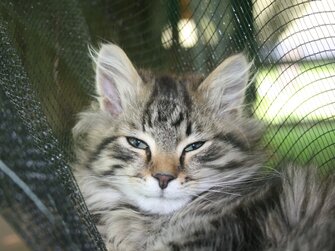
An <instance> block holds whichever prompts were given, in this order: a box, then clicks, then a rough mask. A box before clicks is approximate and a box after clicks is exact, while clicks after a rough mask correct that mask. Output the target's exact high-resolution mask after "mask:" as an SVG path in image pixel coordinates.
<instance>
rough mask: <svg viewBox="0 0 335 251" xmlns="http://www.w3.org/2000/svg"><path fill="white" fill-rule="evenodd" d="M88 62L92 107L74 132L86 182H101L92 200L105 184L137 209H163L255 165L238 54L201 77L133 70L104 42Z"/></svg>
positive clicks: (239, 178) (219, 186)
mask: <svg viewBox="0 0 335 251" xmlns="http://www.w3.org/2000/svg"><path fill="white" fill-rule="evenodd" d="M95 60H96V88H97V94H98V101H99V102H98V103H99V106H98V107H97V108H95V109H93V110H91V111H88V112H86V113H83V114H82V115H81V120H80V121H79V123H78V124H77V126H76V127H75V128H74V134H75V138H77V139H78V138H80V137H83V138H84V140H81V141H82V142H81V147H80V150H79V151H78V152H79V153H80V154H78V156H77V158H78V159H79V160H78V161H79V163H80V166H81V168H82V169H85V172H84V174H83V175H82V176H85V175H87V176H88V177H86V178H84V180H85V182H87V183H90V184H92V183H94V182H97V184H101V187H100V188H99V189H98V188H97V190H96V191H95V192H96V197H97V198H100V199H101V200H106V201H108V196H112V195H110V194H108V192H106V191H108V189H109V188H110V189H112V190H113V191H118V192H119V195H117V196H119V197H118V198H119V199H120V200H121V201H124V202H126V203H130V204H132V205H133V206H135V207H138V208H140V209H141V210H144V211H147V212H151V213H160V214H164V213H170V212H173V211H175V210H177V209H179V208H180V207H182V206H184V205H185V204H186V203H188V202H189V201H191V200H192V199H193V198H196V197H197V196H198V195H199V194H202V193H204V192H206V191H208V190H210V189H216V190H220V191H221V192H223V193H224V191H225V189H226V191H227V193H228V191H231V190H232V188H234V187H236V186H240V184H241V183H243V182H244V181H245V180H246V179H248V177H250V175H252V173H253V172H254V171H255V170H256V169H257V168H258V167H259V166H258V164H257V161H255V157H254V156H253V148H254V142H255V141H257V140H258V139H259V135H260V130H259V127H258V124H257V123H255V121H254V120H252V119H250V118H246V117H245V116H244V115H243V106H244V96H245V90H246V87H247V83H248V78H249V73H248V72H249V64H248V62H247V60H246V59H245V57H244V56H243V55H242V54H238V55H235V56H232V57H230V58H228V59H227V60H225V61H224V62H223V63H221V64H220V65H219V66H218V67H217V68H216V69H215V70H214V71H213V72H212V73H211V74H210V75H209V76H208V77H207V78H205V79H204V80H201V79H199V78H196V77H188V78H187V77H180V78H178V77H173V76H169V75H165V76H152V75H150V74H148V73H139V72H138V71H137V70H136V69H135V67H134V66H133V65H132V63H131V62H130V60H129V59H128V57H127V56H126V54H125V53H124V52H123V51H122V50H121V49H120V48H119V47H117V46H115V45H111V44H109V45H103V46H102V48H101V49H100V51H99V52H98V53H97V55H96V58H95ZM83 135H84V136H83ZM83 142H84V143H83ZM85 182H82V184H81V186H82V187H84V186H85ZM87 187H88V186H87ZM84 189H85V187H84ZM90 189H92V188H90ZM112 190H111V191H112ZM92 193H93V192H92ZM113 196H114V197H115V196H116V195H115V194H114V195H113ZM113 196H112V197H113ZM223 196H224V195H223ZM114 197H113V198H110V200H113V199H115V198H114ZM97 200H98V199H97Z"/></svg>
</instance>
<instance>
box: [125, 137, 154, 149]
mask: <svg viewBox="0 0 335 251" xmlns="http://www.w3.org/2000/svg"><path fill="white" fill-rule="evenodd" d="M127 141H128V143H129V144H130V145H131V146H133V147H135V148H138V149H143V150H145V149H148V148H149V146H148V145H147V143H145V142H144V141H142V140H140V139H137V138H133V137H127Z"/></svg>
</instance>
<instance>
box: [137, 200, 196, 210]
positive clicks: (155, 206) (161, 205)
mask: <svg viewBox="0 0 335 251" xmlns="http://www.w3.org/2000/svg"><path fill="white" fill-rule="evenodd" d="M190 200H191V198H188V197H185V198H179V199H175V198H174V199H169V198H165V197H146V196H138V197H137V198H136V201H135V203H136V204H137V205H136V206H137V207H139V208H140V209H141V210H143V211H145V212H148V213H151V214H170V213H173V212H175V211H177V210H178V209H180V208H182V207H184V206H185V205H186V204H187V203H188V202H189V201H190Z"/></svg>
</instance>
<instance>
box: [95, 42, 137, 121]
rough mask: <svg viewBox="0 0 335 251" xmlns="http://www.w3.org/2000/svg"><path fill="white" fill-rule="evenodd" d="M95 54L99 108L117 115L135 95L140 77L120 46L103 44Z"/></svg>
mask: <svg viewBox="0 0 335 251" xmlns="http://www.w3.org/2000/svg"><path fill="white" fill-rule="evenodd" d="M96 54H97V55H96V57H95V61H96V90H97V94H98V96H99V97H98V99H99V103H100V108H101V109H102V110H105V111H107V112H109V113H110V114H112V115H113V116H117V115H119V114H120V113H122V111H123V110H124V109H125V107H126V106H127V103H128V102H129V100H131V99H133V98H134V97H135V96H136V95H137V92H138V88H139V86H140V84H141V82H142V80H141V77H140V76H139V74H138V73H137V71H136V69H135V67H134V66H133V64H132V63H131V62H130V60H129V58H128V57H127V55H126V54H125V52H124V51H123V50H122V49H121V48H120V47H118V46H116V45H114V44H104V45H102V47H101V49H100V50H99V52H98V53H96Z"/></svg>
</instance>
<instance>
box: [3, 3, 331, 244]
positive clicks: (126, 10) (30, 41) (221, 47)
mask: <svg viewBox="0 0 335 251" xmlns="http://www.w3.org/2000/svg"><path fill="white" fill-rule="evenodd" d="M334 34H335V5H334V3H333V0H322V1H311V0H281V1H276V0H221V1H219V0H211V1H209V0H202V1H200V0H169V1H167V0H166V1H149V0H113V1H112V0H111V1H108V0H59V1H52V0H45V1H37V0H36V1H35V0H34V1H24V0H15V1H10V0H2V1H1V3H0V49H1V50H0V104H1V106H0V160H1V162H0V212H1V215H2V217H3V219H5V220H6V221H7V222H9V223H10V225H11V226H12V228H13V229H14V230H15V231H16V232H17V233H19V235H20V236H22V237H23V238H24V239H25V241H26V243H27V244H28V245H29V246H30V247H32V248H33V250H51V249H52V250H104V247H103V244H102V243H101V239H100V237H99V235H98V234H97V232H96V229H95V226H94V225H93V224H92V221H91V218H90V216H89V214H88V213H87V210H86V207H85V205H84V203H83V201H82V198H81V195H80V193H79V192H78V189H77V186H76V184H75V183H74V182H73V177H72V173H71V170H70V168H69V163H70V162H71V160H72V151H71V128H72V126H73V125H74V123H75V120H76V116H75V114H76V113H78V112H79V111H81V110H83V109H84V108H85V107H86V106H87V105H88V104H89V102H90V100H91V98H92V95H93V94H94V72H93V65H92V61H91V59H90V58H89V56H88V47H89V46H93V47H95V48H98V47H99V44H101V43H105V42H113V43H117V44H118V45H120V46H121V47H122V48H123V49H124V50H125V51H126V52H127V54H128V56H129V57H130V59H131V60H132V61H133V62H134V63H135V65H136V66H137V67H138V68H150V69H152V70H153V71H155V72H174V73H186V72H196V73H200V74H204V75H206V74H207V73H209V72H210V71H211V70H213V68H215V66H217V65H218V64H219V63H220V62H221V61H222V60H223V59H225V58H226V57H228V56H229V55H231V54H234V53H237V52H244V53H245V54H246V55H247V56H248V57H249V59H250V60H253V62H254V68H253V80H252V85H251V86H250V88H249V89H248V93H247V107H246V108H247V111H248V112H249V114H250V115H251V116H255V117H257V118H259V119H260V120H262V121H264V123H265V124H266V125H267V129H268V130H267V134H266V135H265V138H264V141H263V143H264V147H265V148H264V149H266V151H268V152H269V162H268V163H267V165H268V166H271V167H275V166H277V165H281V164H282V163H283V162H284V161H286V160H289V161H293V162H296V163H299V164H303V165H305V164H314V165H316V166H318V168H320V169H321V170H322V171H324V172H327V170H329V169H330V168H333V167H334V166H335V158H334V153H335V122H334V118H335V105H334V102H335V61H334V56H335V35H334ZM7 229H8V226H7V223H4V221H1V222H0V230H1V231H0V250H27V247H24V246H22V247H21V246H20V245H21V244H20V243H21V242H20V239H19V237H18V236H17V235H15V234H14V233H13V232H7V231H13V229H12V230H7ZM22 245H23V244H22ZM57 248H58V249H57Z"/></svg>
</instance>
